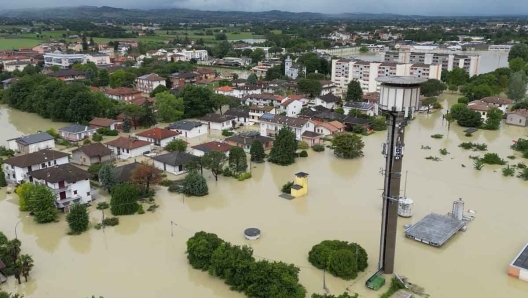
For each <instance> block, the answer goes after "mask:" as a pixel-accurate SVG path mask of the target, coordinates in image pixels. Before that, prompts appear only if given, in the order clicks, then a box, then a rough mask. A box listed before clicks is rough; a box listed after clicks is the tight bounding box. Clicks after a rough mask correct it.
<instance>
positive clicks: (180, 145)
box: [165, 139, 187, 152]
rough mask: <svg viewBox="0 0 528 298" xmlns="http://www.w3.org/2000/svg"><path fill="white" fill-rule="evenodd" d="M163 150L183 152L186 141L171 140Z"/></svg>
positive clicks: (185, 147) (185, 149) (185, 148)
mask: <svg viewBox="0 0 528 298" xmlns="http://www.w3.org/2000/svg"><path fill="white" fill-rule="evenodd" d="M165 150H167V151H169V152H175V151H176V152H185V151H187V143H186V142H185V141H184V140H180V139H176V140H172V141H170V142H169V143H167V145H166V146H165Z"/></svg>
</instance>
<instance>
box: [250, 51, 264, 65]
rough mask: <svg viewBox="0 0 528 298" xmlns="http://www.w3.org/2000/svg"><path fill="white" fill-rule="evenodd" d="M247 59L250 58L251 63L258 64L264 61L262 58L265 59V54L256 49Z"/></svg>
mask: <svg viewBox="0 0 528 298" xmlns="http://www.w3.org/2000/svg"><path fill="white" fill-rule="evenodd" d="M249 58H251V62H253V63H259V62H260V61H262V60H264V58H266V53H264V50H263V49H261V48H256V49H255V50H254V51H253V53H251V54H250V55H249Z"/></svg>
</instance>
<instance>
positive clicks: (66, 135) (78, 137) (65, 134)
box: [59, 129, 95, 141]
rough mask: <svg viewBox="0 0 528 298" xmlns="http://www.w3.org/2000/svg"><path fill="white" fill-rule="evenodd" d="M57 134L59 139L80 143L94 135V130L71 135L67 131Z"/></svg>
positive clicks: (60, 131)
mask: <svg viewBox="0 0 528 298" xmlns="http://www.w3.org/2000/svg"><path fill="white" fill-rule="evenodd" d="M59 133H60V135H61V137H63V138H65V139H67V140H70V141H81V140H84V139H87V138H91V137H92V135H93V134H94V133H95V129H92V130H86V131H82V132H78V133H71V132H67V131H62V130H59Z"/></svg>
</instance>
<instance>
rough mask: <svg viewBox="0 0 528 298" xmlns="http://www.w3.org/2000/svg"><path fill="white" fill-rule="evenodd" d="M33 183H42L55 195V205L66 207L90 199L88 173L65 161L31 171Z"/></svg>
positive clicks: (86, 201) (83, 202) (87, 201)
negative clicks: (64, 162)
mask: <svg viewBox="0 0 528 298" xmlns="http://www.w3.org/2000/svg"><path fill="white" fill-rule="evenodd" d="M32 175H33V178H34V180H33V183H35V184H36V183H38V184H44V185H46V186H47V187H49V188H50V189H51V190H52V191H53V193H54V194H55V195H56V199H55V206H56V207H57V208H68V207H69V206H71V205H73V204H75V203H79V204H87V203H89V202H91V201H92V194H91V189H90V176H91V175H90V173H88V172H86V171H84V170H81V169H79V168H78V167H76V166H74V165H72V164H69V163H66V164H62V165H57V166H52V167H48V168H46V169H42V170H38V171H35V172H32Z"/></svg>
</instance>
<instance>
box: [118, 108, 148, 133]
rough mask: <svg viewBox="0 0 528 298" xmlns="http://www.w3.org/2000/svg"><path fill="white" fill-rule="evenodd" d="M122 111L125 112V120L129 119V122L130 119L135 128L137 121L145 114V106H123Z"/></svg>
mask: <svg viewBox="0 0 528 298" xmlns="http://www.w3.org/2000/svg"><path fill="white" fill-rule="evenodd" d="M122 111H123V114H125V116H126V117H127V120H129V124H130V121H132V123H133V124H134V129H137V126H138V125H139V122H140V121H141V119H143V117H145V115H146V114H147V109H146V108H145V107H142V106H138V105H134V104H132V105H130V104H129V105H125V106H123V108H122ZM123 130H124V128H123Z"/></svg>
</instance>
